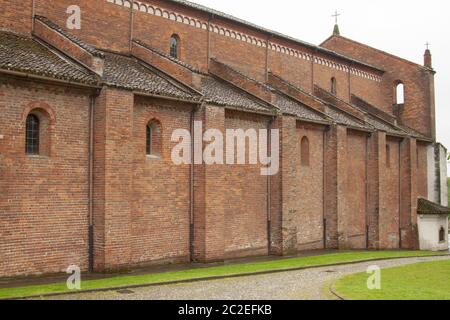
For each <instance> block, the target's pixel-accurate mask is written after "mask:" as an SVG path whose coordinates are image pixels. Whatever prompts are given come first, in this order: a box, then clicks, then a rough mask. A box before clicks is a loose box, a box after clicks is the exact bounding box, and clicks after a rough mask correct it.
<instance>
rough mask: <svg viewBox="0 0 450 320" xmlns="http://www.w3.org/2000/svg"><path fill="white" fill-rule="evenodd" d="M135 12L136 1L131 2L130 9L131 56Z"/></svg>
mask: <svg viewBox="0 0 450 320" xmlns="http://www.w3.org/2000/svg"><path fill="white" fill-rule="evenodd" d="M133 10H134V0H132V1H131V8H130V43H129V46H130V48H129V49H130V54H131V51H132V49H133V32H134V13H133Z"/></svg>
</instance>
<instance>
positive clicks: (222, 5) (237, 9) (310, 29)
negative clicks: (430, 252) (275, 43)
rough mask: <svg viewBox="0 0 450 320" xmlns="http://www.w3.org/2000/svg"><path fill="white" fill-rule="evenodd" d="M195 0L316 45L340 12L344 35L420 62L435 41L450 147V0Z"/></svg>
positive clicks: (442, 119)
mask: <svg viewBox="0 0 450 320" xmlns="http://www.w3.org/2000/svg"><path fill="white" fill-rule="evenodd" d="M191 1H193V2H196V3H199V4H202V5H205V6H208V7H211V8H214V9H217V10H220V11H223V12H225V13H229V14H232V15H234V16H235V17H238V18H242V19H245V20H247V21H250V22H253V23H256V24H258V25H260V26H262V27H266V28H269V29H273V30H276V31H279V32H281V33H284V34H287V35H290V36H293V37H295V38H298V39H300V40H304V41H307V42H311V43H314V44H320V43H321V42H322V41H323V40H325V39H326V38H327V37H328V36H330V35H331V32H332V29H333V26H334V18H332V17H331V15H332V14H333V13H334V12H335V10H338V11H339V12H340V13H341V14H342V15H341V16H340V17H339V27H340V30H341V34H342V35H343V36H345V37H348V38H351V39H354V40H357V41H359V42H363V43H365V44H368V45H370V46H373V47H375V48H378V49H381V50H385V51H387V52H390V53H392V54H395V55H398V56H400V57H403V58H406V59H408V60H410V61H413V62H416V63H420V64H423V53H424V51H425V43H426V42H427V41H428V42H430V43H431V46H430V49H431V53H432V54H433V66H434V68H435V70H436V71H437V74H436V118H437V138H438V141H440V142H441V143H442V144H444V145H445V146H446V147H447V148H449V149H450V121H449V120H450V59H449V54H450V4H449V1H448V0H426V1H424V0H377V1H366V0H364V1H361V0H314V1H305V0H191ZM449 169H450V166H449ZM449 172H450V171H449Z"/></svg>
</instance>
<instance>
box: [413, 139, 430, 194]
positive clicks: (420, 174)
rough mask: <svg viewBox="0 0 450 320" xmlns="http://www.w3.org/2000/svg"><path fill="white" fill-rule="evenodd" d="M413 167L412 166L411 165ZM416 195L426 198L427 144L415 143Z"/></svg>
mask: <svg viewBox="0 0 450 320" xmlns="http://www.w3.org/2000/svg"><path fill="white" fill-rule="evenodd" d="M413 165H414V164H413ZM416 165H417V175H416V178H417V195H418V196H419V197H422V198H424V199H427V198H428V183H427V144H425V143H420V142H419V143H417V163H416Z"/></svg>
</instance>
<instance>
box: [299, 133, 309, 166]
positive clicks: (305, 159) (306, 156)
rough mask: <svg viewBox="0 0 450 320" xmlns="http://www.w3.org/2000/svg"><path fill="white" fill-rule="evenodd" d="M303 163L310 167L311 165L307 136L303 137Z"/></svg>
mask: <svg viewBox="0 0 450 320" xmlns="http://www.w3.org/2000/svg"><path fill="white" fill-rule="evenodd" d="M300 147H301V150H300V151H301V164H302V166H303V167H309V165H310V159H309V158H310V154H309V152H310V150H309V140H308V138H307V137H303V138H302V141H301V146H300Z"/></svg>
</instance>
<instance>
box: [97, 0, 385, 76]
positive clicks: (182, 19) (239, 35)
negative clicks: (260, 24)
mask: <svg viewBox="0 0 450 320" xmlns="http://www.w3.org/2000/svg"><path fill="white" fill-rule="evenodd" d="M106 1H107V2H109V3H112V4H116V5H119V6H123V7H125V8H131V3H132V1H130V0H106ZM133 9H134V10H136V11H140V12H142V13H147V14H151V15H154V16H157V17H161V18H164V19H168V20H172V21H175V22H178V23H183V24H185V25H187V26H190V27H193V28H198V29H203V30H208V22H206V21H202V20H200V19H197V18H193V17H190V16H187V15H184V14H180V13H178V12H174V11H170V10H167V9H164V8H161V7H157V6H154V5H150V4H147V3H144V2H141V1H134V3H133ZM209 31H210V32H214V33H216V34H218V35H221V36H224V37H229V38H231V39H234V40H236V41H243V42H246V43H248V44H251V45H254V46H257V47H261V48H266V47H267V46H269V49H270V50H272V51H275V52H278V53H281V54H285V55H288V56H292V57H295V58H298V59H302V60H305V61H311V60H313V62H314V63H315V64H317V65H323V66H325V67H328V68H330V69H335V70H337V71H341V72H345V73H349V72H350V74H352V75H354V76H358V77H361V78H365V79H368V80H371V81H376V82H381V77H380V76H379V75H377V74H375V73H371V72H367V71H363V70H361V69H359V68H356V67H349V66H348V65H346V64H343V63H338V62H334V61H331V60H329V59H325V58H322V57H315V56H313V55H311V54H310V53H306V52H302V51H300V50H297V49H293V48H289V47H287V46H284V45H281V44H278V43H276V42H271V41H267V40H266V39H261V38H258V37H254V36H251V35H249V34H246V33H243V32H238V31H236V30H232V29H230V28H227V27H223V26H221V25H219V24H215V23H210V24H209Z"/></svg>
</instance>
